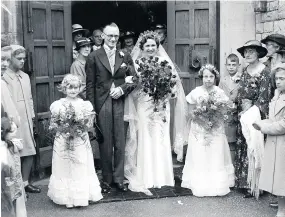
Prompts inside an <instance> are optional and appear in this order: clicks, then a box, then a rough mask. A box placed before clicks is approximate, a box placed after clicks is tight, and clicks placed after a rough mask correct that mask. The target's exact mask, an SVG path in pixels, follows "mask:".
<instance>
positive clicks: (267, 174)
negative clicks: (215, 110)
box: [253, 63, 285, 217]
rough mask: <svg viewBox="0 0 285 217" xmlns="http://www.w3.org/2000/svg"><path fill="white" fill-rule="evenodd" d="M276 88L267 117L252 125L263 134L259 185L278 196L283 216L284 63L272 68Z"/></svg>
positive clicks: (284, 212)
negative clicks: (264, 141) (264, 136)
mask: <svg viewBox="0 0 285 217" xmlns="http://www.w3.org/2000/svg"><path fill="white" fill-rule="evenodd" d="M272 75H273V78H274V80H275V84H276V87H277V89H276V90H275V95H274V98H273V99H272V100H271V103H270V105H269V118H268V119H265V120H262V121H259V122H257V123H255V124H253V125H254V127H255V128H256V129H257V130H260V131H261V132H262V133H264V134H266V135H267V138H266V144H265V151H264V158H263V163H262V165H263V166H262V168H261V175H260V181H259V187H260V189H262V190H264V191H267V192H270V193H272V194H274V195H276V196H277V197H278V205H279V208H278V212H277V215H276V216H278V217H284V216H285V149H284V145H285V143H284V141H285V63H279V64H277V65H276V66H275V68H273V69H272Z"/></svg>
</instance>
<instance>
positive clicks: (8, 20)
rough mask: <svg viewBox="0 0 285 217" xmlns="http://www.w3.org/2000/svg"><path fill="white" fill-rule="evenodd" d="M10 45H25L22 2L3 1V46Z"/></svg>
mask: <svg viewBox="0 0 285 217" xmlns="http://www.w3.org/2000/svg"><path fill="white" fill-rule="evenodd" d="M9 44H21V45H22V44H23V27H22V2H21V1H11V0H10V1H1V46H3V45H9Z"/></svg>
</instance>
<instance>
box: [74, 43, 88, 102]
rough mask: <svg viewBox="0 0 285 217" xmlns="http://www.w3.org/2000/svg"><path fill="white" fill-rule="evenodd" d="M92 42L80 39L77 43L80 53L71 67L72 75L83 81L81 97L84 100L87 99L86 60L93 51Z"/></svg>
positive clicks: (76, 48) (77, 49)
mask: <svg viewBox="0 0 285 217" xmlns="http://www.w3.org/2000/svg"><path fill="white" fill-rule="evenodd" d="M90 44H91V41H90V40H89V39H88V38H84V37H81V38H78V39H77V41H76V42H75V45H76V47H75V50H76V51H77V52H78V56H77V58H76V60H75V61H74V62H73V63H72V65H71V67H70V74H72V75H76V76H78V77H79V78H80V79H81V82H82V85H81V88H82V91H80V93H79V96H80V97H81V98H82V99H86V73H85V64H86V59H87V57H88V55H89V54H90V51H91V45H90Z"/></svg>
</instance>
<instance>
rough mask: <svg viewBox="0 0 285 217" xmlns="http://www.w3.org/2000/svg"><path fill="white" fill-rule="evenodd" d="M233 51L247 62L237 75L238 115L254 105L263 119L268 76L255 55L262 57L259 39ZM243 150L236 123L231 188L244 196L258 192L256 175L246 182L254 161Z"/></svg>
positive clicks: (246, 149) (268, 95)
mask: <svg viewBox="0 0 285 217" xmlns="http://www.w3.org/2000/svg"><path fill="white" fill-rule="evenodd" d="M237 51H238V52H239V53H240V54H241V55H242V57H243V58H244V59H245V62H246V63H248V66H247V67H246V68H245V69H244V72H243V75H242V77H241V81H240V88H239V91H238V96H237V100H238V108H237V109H238V112H239V115H242V114H243V113H245V112H246V111H247V110H248V109H249V108H251V107H252V106H254V105H255V106H257V107H258V109H259V111H260V114H261V119H264V118H266V117H267V115H268V110H269V101H270V98H271V79H270V71H269V69H268V68H267V67H266V66H265V65H264V64H263V63H261V62H260V61H259V58H262V57H265V56H266V54H267V49H266V48H265V47H262V45H261V43H260V42H259V41H256V40H251V41H248V42H246V43H245V45H244V46H242V47H240V48H238V49H237ZM247 152H248V146H247V143H246V140H245V137H244V136H243V133H242V128H241V124H240V123H239V124H238V130H237V145H236V150H235V163H234V164H235V173H236V183H235V187H237V188H239V189H241V191H242V192H243V193H244V198H248V197H252V193H255V195H257V196H258V194H259V191H258V188H257V187H258V178H256V176H250V177H249V179H250V180H249V181H250V183H251V186H249V184H248V183H249V182H248V171H255V169H256V168H255V167H254V163H253V164H252V162H249V159H248V155H247ZM249 165H253V167H254V168H249ZM255 174H256V173H255ZM257 176H258V175H257ZM249 189H251V192H249V191H248V190H249Z"/></svg>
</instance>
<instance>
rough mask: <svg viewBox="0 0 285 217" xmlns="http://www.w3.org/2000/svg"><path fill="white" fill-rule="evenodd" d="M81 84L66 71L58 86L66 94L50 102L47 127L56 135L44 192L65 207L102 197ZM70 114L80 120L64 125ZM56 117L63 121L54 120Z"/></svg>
mask: <svg viewBox="0 0 285 217" xmlns="http://www.w3.org/2000/svg"><path fill="white" fill-rule="evenodd" d="M81 85H82V82H81V80H80V79H79V77H77V76H75V75H71V74H68V75H66V76H65V77H64V78H63V81H62V83H61V85H60V87H59V90H60V91H61V92H63V93H64V94H65V95H66V97H65V98H61V99H60V100H57V101H55V102H53V103H52V104H51V106H50V111H51V124H50V129H51V130H54V131H55V132H56V136H55V140H54V146H53V156H52V174H51V177H50V182H49V185H48V193H47V195H48V196H49V197H50V199H51V200H52V201H53V202H54V203H56V204H59V205H65V206H66V207H67V208H72V207H78V206H88V202H89V201H92V202H96V201H98V200H100V199H102V194H101V188H100V183H99V180H98V177H97V175H96V172H95V168H94V161H93V154H92V149H91V145H90V141H89V136H88V130H89V129H90V128H92V127H93V121H94V117H95V112H94V111H93V106H92V104H91V103H90V102H89V101H83V99H81V98H80V97H78V94H79V93H80V91H81V90H82V88H81ZM72 114H75V117H74V120H77V122H79V123H80V124H78V126H76V125H74V126H73V125H69V126H68V128H64V127H65V124H66V123H68V121H70V120H68V116H70V115H71V116H72ZM59 121H61V122H62V123H63V124H58V122H59ZM75 127H76V128H75ZM71 132H74V133H73V134H71Z"/></svg>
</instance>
